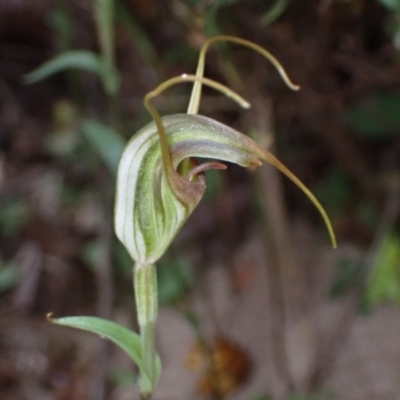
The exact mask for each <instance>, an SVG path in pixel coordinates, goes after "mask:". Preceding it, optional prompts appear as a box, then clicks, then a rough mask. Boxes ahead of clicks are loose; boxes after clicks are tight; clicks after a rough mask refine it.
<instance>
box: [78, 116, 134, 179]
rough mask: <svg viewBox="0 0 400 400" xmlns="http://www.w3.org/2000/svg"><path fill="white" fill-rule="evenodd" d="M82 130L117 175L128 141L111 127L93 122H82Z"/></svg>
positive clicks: (86, 120)
mask: <svg viewBox="0 0 400 400" xmlns="http://www.w3.org/2000/svg"><path fill="white" fill-rule="evenodd" d="M81 130H82V133H83V135H84V137H85V138H86V140H87V141H88V142H89V143H90V144H91V145H92V146H93V148H94V149H95V150H96V152H97V153H98V154H99V155H100V157H101V159H102V160H103V161H104V163H105V164H106V165H107V167H108V168H109V169H110V171H111V172H113V173H115V174H116V173H117V169H118V164H119V160H120V158H121V155H122V152H123V150H124V148H125V144H126V141H125V139H124V138H123V137H122V136H121V135H119V134H118V133H117V132H116V131H114V130H113V129H112V128H110V127H109V126H107V125H105V124H102V123H100V122H97V121H92V120H88V119H85V120H82V122H81Z"/></svg>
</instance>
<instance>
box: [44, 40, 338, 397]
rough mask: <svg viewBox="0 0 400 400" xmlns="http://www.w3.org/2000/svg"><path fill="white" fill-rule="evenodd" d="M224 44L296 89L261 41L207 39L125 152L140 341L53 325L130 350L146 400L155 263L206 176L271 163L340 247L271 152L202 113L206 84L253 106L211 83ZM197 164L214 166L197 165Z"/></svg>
mask: <svg viewBox="0 0 400 400" xmlns="http://www.w3.org/2000/svg"><path fill="white" fill-rule="evenodd" d="M218 41H228V42H233V43H237V44H240V45H244V46H247V47H249V48H251V49H253V50H255V51H257V52H258V53H260V54H261V55H263V56H264V57H266V58H267V59H268V60H270V61H271V62H272V64H273V65H274V66H275V67H276V68H277V70H278V72H279V74H280V75H281V77H282V78H283V80H284V81H285V83H286V84H287V86H289V87H290V88H291V89H293V90H297V89H299V87H298V86H296V85H294V84H293V83H292V82H291V81H290V79H289V78H288V77H287V75H286V73H285V71H284V69H283V68H282V66H281V65H280V63H279V62H278V61H277V60H276V59H275V58H274V57H273V56H272V55H271V54H270V53H269V52H268V51H266V50H265V49H263V48H262V47H260V46H258V45H256V44H255V43H252V42H249V41H246V40H243V39H239V38H235V37H230V36H218V37H215V38H212V39H210V40H208V41H207V42H206V43H205V44H204V46H203V48H202V50H201V52H200V57H199V63H198V67H197V71H196V75H186V74H184V75H181V76H179V77H175V78H172V79H169V80H167V81H165V82H164V83H162V84H161V85H159V86H158V87H157V88H156V89H155V90H153V91H152V92H150V93H148V94H147V95H146V97H145V100H144V104H145V106H146V108H147V109H148V111H149V112H150V114H151V115H152V117H153V120H154V121H153V122H151V123H150V124H148V125H147V126H145V127H144V128H142V129H141V130H140V131H139V132H137V133H136V134H135V135H134V136H133V137H132V139H131V140H130V141H129V142H128V144H127V145H126V147H125V150H124V152H123V154H122V157H121V160H120V163H119V168H118V175H117V187H116V201H115V219H114V227H115V232H116V235H117V237H118V238H119V239H120V241H121V242H122V243H123V244H124V245H125V247H126V249H127V250H128V252H129V254H130V256H131V257H132V259H133V261H134V287H135V301H136V307H137V315H138V322H139V326H140V335H138V334H137V333H135V332H133V331H130V330H128V329H126V328H124V327H122V326H120V325H118V324H115V323H113V322H111V321H107V320H103V319H100V318H95V317H66V318H58V319H51V321H52V322H54V323H56V324H59V325H64V326H70V327H75V328H79V329H83V330H87V331H90V332H95V333H97V334H99V335H101V336H103V337H107V338H109V339H110V340H112V341H113V342H114V343H116V344H117V345H118V346H120V347H121V348H122V349H124V350H125V351H126V352H127V353H128V354H129V355H130V356H131V357H132V359H133V360H134V361H135V362H136V363H137V365H138V367H139V370H140V390H141V399H142V400H144V399H150V398H151V395H152V392H153V390H154V387H155V385H156V383H157V381H158V379H159V375H160V371H161V363H160V359H159V357H158V356H157V354H156V351H155V345H154V342H155V324H156V319H157V310H158V296H157V279H156V268H155V263H156V262H157V261H158V260H159V259H160V257H162V255H163V254H164V253H165V252H166V250H167V249H168V247H169V246H170V244H171V242H172V241H173V240H174V238H175V236H176V235H177V234H178V232H179V230H180V229H181V228H182V226H183V225H184V223H185V222H186V221H187V219H188V218H189V216H190V215H191V213H192V212H193V210H194V209H195V208H196V206H197V205H198V203H199V202H200V200H201V198H202V197H203V194H204V192H205V190H206V179H205V174H204V171H206V170H207V169H225V168H226V167H225V165H224V164H223V163H221V161H222V162H230V163H235V164H238V165H240V166H242V167H258V166H260V165H261V164H262V161H266V162H268V163H270V164H272V165H274V166H275V167H276V168H278V169H279V170H280V171H281V172H282V173H283V174H285V175H286V176H287V177H288V178H289V179H290V180H292V181H293V182H294V183H295V184H296V185H297V186H298V187H299V188H300V189H301V190H302V191H303V192H304V193H305V194H306V195H307V196H308V198H309V199H310V200H311V201H312V202H313V204H314V205H315V206H316V207H317V209H318V210H319V212H320V214H321V215H322V217H323V219H324V221H325V223H326V225H327V227H328V231H329V234H330V236H331V239H332V243H333V246H334V247H335V246H336V241H335V236H334V233H333V229H332V227H331V224H330V222H329V218H328V216H327V215H326V213H325V211H324V209H323V207H322V206H321V204H320V203H319V202H318V200H317V199H316V198H315V197H314V195H313V194H312V193H311V192H310V191H309V190H308V189H307V188H306V187H305V186H304V185H303V184H302V183H301V182H300V181H299V179H298V178H296V177H295V176H294V175H293V174H292V173H291V172H290V171H289V170H288V169H287V168H286V167H285V166H284V165H283V164H282V163H281V162H280V161H278V160H277V159H276V158H275V157H274V156H273V155H272V154H271V153H270V152H268V151H267V150H266V149H263V148H261V147H260V146H258V145H257V143H255V142H254V141H253V140H252V139H250V138H249V137H247V136H246V135H244V134H242V133H240V132H237V131H236V130H234V129H232V128H230V127H228V126H226V125H224V124H221V123H220V122H217V121H215V120H213V119H210V118H208V117H205V116H202V115H198V109H199V104H200V97H201V89H202V85H207V86H209V87H211V88H213V89H216V90H218V91H220V92H222V93H224V94H225V95H226V96H228V97H230V98H232V99H233V100H234V101H236V102H237V103H238V104H239V105H240V106H242V107H244V108H248V107H249V106H250V105H249V104H248V103H247V102H246V101H245V100H244V99H242V98H241V97H240V96H239V95H238V94H236V93H235V92H233V91H232V90H231V89H229V88H227V87H226V86H224V85H222V84H220V83H218V82H215V81H213V80H210V79H207V78H205V77H204V65H205V56H206V52H207V49H208V47H209V46H210V45H211V44H212V43H215V42H218ZM184 82H192V83H194V84H193V91H192V96H191V99H190V103H189V108H188V111H187V114H174V115H168V116H165V117H162V118H161V117H160V116H159V114H158V112H157V110H156V109H155V107H154V106H153V104H152V103H151V100H152V99H153V98H154V97H156V96H158V95H159V94H160V93H162V92H163V91H164V90H166V89H168V88H169V87H171V86H173V85H176V84H179V83H184ZM198 158H206V159H211V160H215V161H207V162H205V163H203V164H198V161H197V159H198Z"/></svg>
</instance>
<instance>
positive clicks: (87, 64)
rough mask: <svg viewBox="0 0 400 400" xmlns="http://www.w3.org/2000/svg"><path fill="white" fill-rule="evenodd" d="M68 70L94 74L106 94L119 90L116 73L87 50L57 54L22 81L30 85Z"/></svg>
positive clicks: (25, 76) (118, 80)
mask: <svg viewBox="0 0 400 400" xmlns="http://www.w3.org/2000/svg"><path fill="white" fill-rule="evenodd" d="M68 69H79V70H82V71H87V72H92V73H94V74H96V75H97V76H98V77H99V78H100V79H101V81H102V83H103V86H104V89H105V90H106V92H107V93H108V94H113V93H116V92H117V91H118V89H119V84H120V78H119V75H118V73H117V72H116V71H115V70H114V69H113V68H111V67H110V66H108V65H107V64H105V63H104V62H103V60H102V59H101V58H99V56H97V55H96V54H94V53H92V52H91V51H87V50H71V51H66V52H64V53H62V54H59V55H57V56H55V57H53V58H52V59H50V60H49V61H46V62H45V63H44V64H42V65H41V66H39V67H38V68H36V69H35V70H33V71H32V72H30V73H29V74H27V75H24V76H23V78H22V80H23V82H24V83H26V84H32V83H36V82H39V81H41V80H43V79H46V78H48V77H50V76H52V75H54V74H56V73H58V72H62V71H65V70H68Z"/></svg>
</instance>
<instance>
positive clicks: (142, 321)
mask: <svg viewBox="0 0 400 400" xmlns="http://www.w3.org/2000/svg"><path fill="white" fill-rule="evenodd" d="M134 287H135V300H136V308H137V315H138V322H139V327H140V338H141V347H142V358H143V365H144V371H141V374H140V390H141V396H142V398H144V399H149V398H150V397H151V393H152V392H153V389H154V386H155V384H156V381H157V379H158V376H157V375H158V373H157V370H156V351H155V325H156V319H157V311H158V298H157V274H156V266H155V264H135V269H134Z"/></svg>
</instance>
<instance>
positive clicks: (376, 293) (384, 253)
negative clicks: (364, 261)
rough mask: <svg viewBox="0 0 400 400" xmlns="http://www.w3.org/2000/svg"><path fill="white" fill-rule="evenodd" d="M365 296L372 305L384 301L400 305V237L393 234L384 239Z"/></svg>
mask: <svg viewBox="0 0 400 400" xmlns="http://www.w3.org/2000/svg"><path fill="white" fill-rule="evenodd" d="M366 296H367V299H368V301H369V302H370V304H371V305H373V306H376V305H377V304H379V303H381V302H384V301H392V302H393V303H395V304H397V305H400V238H399V237H398V236H396V235H394V234H390V235H388V236H387V237H386V238H385V239H384V241H383V243H382V246H381V248H380V249H379V251H378V254H377V256H376V259H375V262H374V264H373V265H372V269H371V274H370V277H369V280H368V284H367V293H366Z"/></svg>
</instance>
